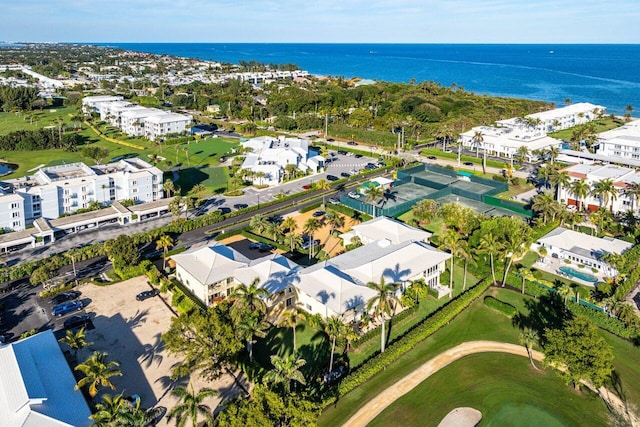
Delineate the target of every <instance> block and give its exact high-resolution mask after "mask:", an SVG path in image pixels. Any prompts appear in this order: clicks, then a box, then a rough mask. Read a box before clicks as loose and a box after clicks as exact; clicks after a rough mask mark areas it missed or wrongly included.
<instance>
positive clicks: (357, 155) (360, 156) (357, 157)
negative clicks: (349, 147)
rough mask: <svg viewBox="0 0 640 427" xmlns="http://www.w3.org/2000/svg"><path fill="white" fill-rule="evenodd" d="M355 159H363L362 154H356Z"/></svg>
mask: <svg viewBox="0 0 640 427" xmlns="http://www.w3.org/2000/svg"><path fill="white" fill-rule="evenodd" d="M354 157H355V158H356V159H360V158H362V154H356V155H355V156H354Z"/></svg>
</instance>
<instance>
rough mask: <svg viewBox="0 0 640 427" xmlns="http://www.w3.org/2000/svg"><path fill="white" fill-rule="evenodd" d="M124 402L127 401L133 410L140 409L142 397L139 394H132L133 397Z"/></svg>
mask: <svg viewBox="0 0 640 427" xmlns="http://www.w3.org/2000/svg"><path fill="white" fill-rule="evenodd" d="M124 400H126V401H127V402H128V403H129V405H131V407H132V408H139V407H140V396H139V395H137V394H132V395H131V396H126V397H125V398H124Z"/></svg>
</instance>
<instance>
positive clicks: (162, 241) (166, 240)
mask: <svg viewBox="0 0 640 427" xmlns="http://www.w3.org/2000/svg"><path fill="white" fill-rule="evenodd" d="M172 246H173V239H172V238H171V236H169V235H168V234H163V235H162V236H160V238H159V239H158V240H156V250H158V249H162V252H163V255H162V269H163V270H166V269H167V252H169V248H170V247H172Z"/></svg>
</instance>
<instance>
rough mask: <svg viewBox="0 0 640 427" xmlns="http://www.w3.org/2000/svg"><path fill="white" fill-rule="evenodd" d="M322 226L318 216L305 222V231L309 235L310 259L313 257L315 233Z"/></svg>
mask: <svg viewBox="0 0 640 427" xmlns="http://www.w3.org/2000/svg"><path fill="white" fill-rule="evenodd" d="M320 227H322V224H321V223H320V221H319V220H318V218H309V219H308V220H306V221H305V223H304V232H305V233H306V234H307V235H308V236H309V241H310V244H309V245H310V246H309V259H311V258H312V257H313V234H314V233H315V232H316V231H318V230H319V229H320Z"/></svg>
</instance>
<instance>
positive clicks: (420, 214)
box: [413, 199, 438, 224]
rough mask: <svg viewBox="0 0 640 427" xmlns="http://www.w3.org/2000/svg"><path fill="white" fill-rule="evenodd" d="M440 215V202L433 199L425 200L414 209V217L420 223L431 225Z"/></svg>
mask: <svg viewBox="0 0 640 427" xmlns="http://www.w3.org/2000/svg"><path fill="white" fill-rule="evenodd" d="M437 213H438V202H436V201H435V200H431V199H424V200H421V201H419V202H418V203H416V205H415V206H414V207H413V216H414V218H417V219H418V221H420V222H424V223H427V224H428V223H430V222H431V220H433V218H435V216H436V215H437Z"/></svg>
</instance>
